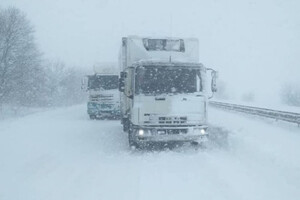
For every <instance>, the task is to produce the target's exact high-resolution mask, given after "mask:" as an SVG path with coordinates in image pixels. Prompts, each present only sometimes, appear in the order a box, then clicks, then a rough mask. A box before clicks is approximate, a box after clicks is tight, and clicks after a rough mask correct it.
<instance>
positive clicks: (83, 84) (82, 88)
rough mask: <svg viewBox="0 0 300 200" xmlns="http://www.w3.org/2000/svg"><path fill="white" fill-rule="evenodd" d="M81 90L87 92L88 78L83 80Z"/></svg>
mask: <svg viewBox="0 0 300 200" xmlns="http://www.w3.org/2000/svg"><path fill="white" fill-rule="evenodd" d="M81 90H87V85H86V77H84V78H82V79H81Z"/></svg>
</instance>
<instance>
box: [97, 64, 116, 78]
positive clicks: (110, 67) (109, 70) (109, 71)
mask: <svg viewBox="0 0 300 200" xmlns="http://www.w3.org/2000/svg"><path fill="white" fill-rule="evenodd" d="M93 69H94V73H95V74H106V75H117V74H119V69H118V68H117V64H115V63H96V64H94V66H93Z"/></svg>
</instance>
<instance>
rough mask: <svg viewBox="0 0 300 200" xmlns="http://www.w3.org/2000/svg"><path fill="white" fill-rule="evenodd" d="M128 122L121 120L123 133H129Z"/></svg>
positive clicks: (125, 119)
mask: <svg viewBox="0 0 300 200" xmlns="http://www.w3.org/2000/svg"><path fill="white" fill-rule="evenodd" d="M129 127H130V122H129V120H128V119H127V118H123V131H124V132H129Z"/></svg>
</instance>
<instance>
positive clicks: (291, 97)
mask: <svg viewBox="0 0 300 200" xmlns="http://www.w3.org/2000/svg"><path fill="white" fill-rule="evenodd" d="M280 97H281V100H282V102H283V103H284V104H287V105H290V106H300V85H299V84H297V83H286V84H285V85H284V86H283V87H282V88H281V94H280Z"/></svg>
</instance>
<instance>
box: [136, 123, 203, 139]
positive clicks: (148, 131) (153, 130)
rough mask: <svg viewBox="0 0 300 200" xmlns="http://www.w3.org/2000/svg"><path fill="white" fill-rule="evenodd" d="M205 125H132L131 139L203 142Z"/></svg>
mask: <svg viewBox="0 0 300 200" xmlns="http://www.w3.org/2000/svg"><path fill="white" fill-rule="evenodd" d="M206 129H207V126H192V127H137V126H136V127H134V128H133V130H132V131H133V139H134V140H135V141H137V142H194V141H197V142H205V141H207V139H208V133H207V132H206Z"/></svg>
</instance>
